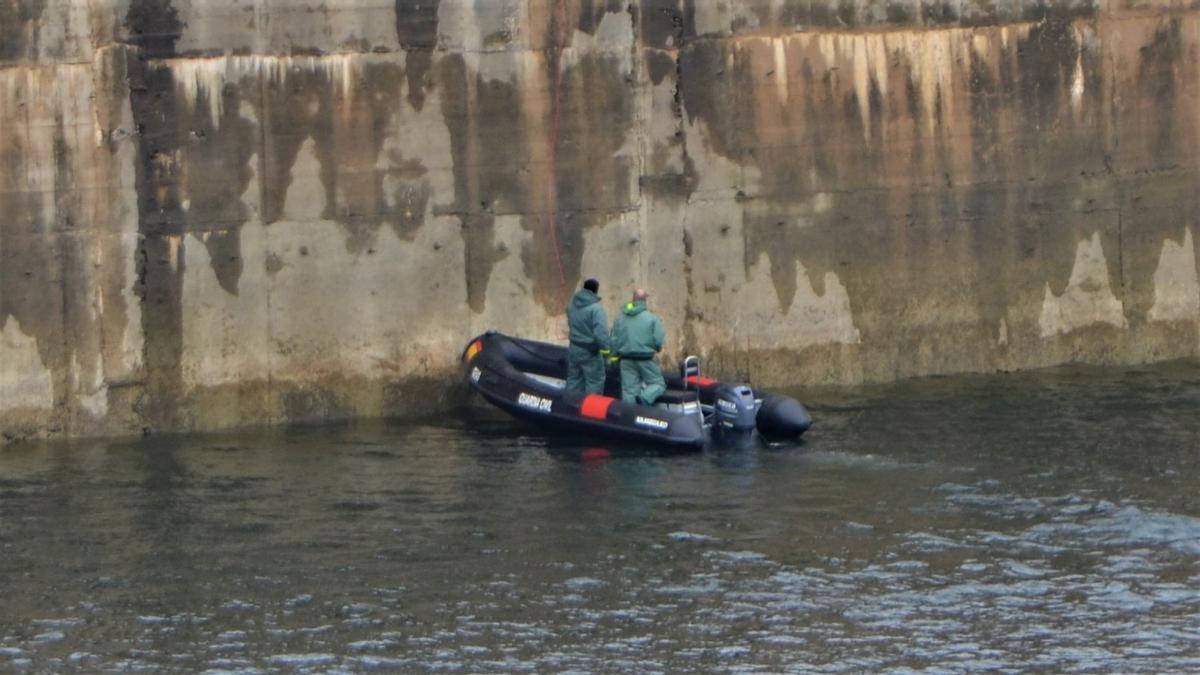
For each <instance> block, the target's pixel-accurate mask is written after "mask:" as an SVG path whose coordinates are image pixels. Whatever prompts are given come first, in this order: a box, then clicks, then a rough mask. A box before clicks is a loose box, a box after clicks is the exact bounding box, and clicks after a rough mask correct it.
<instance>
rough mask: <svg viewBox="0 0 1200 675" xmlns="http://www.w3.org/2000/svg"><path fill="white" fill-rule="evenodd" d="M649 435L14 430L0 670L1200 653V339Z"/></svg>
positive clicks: (1147, 660)
mask: <svg viewBox="0 0 1200 675" xmlns="http://www.w3.org/2000/svg"><path fill="white" fill-rule="evenodd" d="M801 393H803V394H804V398H805V399H807V401H808V402H810V403H811V404H812V408H813V412H814V417H815V418H816V420H817V426H816V427H815V428H814V429H813V430H812V432H810V436H809V437H808V439H807V441H806V442H805V443H803V444H774V445H761V444H755V445H754V446H753V447H749V448H738V449H729V448H723V449H722V448H713V449H710V450H707V451H706V452H704V453H698V454H684V455H663V454H658V453H656V452H654V451H653V450H651V449H648V448H636V447H619V446H596V445H593V444H587V443H584V442H579V441H576V440H572V439H571V438H569V437H562V436H556V437H546V436H541V435H538V434H535V433H532V432H531V431H530V430H529V429H527V428H526V427H523V426H520V425H519V424H518V423H516V422H510V421H508V420H507V419H503V418H499V417H494V416H492V415H491V414H490V413H487V412H478V411H476V412H472V413H469V414H467V415H465V416H463V417H460V416H458V415H455V416H454V417H452V418H447V419H438V420H426V421H423V422H420V423H392V424H378V425H356V426H353V427H338V428H309V429H300V430H291V431H275V432H260V433H253V434H241V435H230V436H219V437H215V436H214V437H203V438H175V439H151V440H147V441H137V442H97V443H89V444H75V445H63V444H53V445H23V446H16V447H10V448H5V449H3V450H0V580H2V582H3V592H4V601H3V603H0V669H4V670H36V671H47V670H49V671H72V670H78V671H88V672H92V671H96V670H154V671H158V670H163V669H177V670H187V671H192V670H208V669H211V670H217V671H240V672H257V671H267V672H270V671H280V670H289V671H294V670H312V671H328V670H336V669H352V670H370V669H382V670H398V669H399V670H431V669H436V670H461V671H468V672H480V671H506V672H507V671H520V670H530V671H547V670H549V671H559V670H601V669H602V670H617V669H635V670H639V671H646V670H662V671H677V670H704V671H739V672H747V671H772V672H778V671H804V672H809V671H863V670H881V669H888V670H924V669H935V670H946V669H949V670H954V671H961V670H998V669H999V670H1005V669H1007V670H1030V669H1038V670H1047V671H1076V670H1096V671H1112V670H1119V671H1122V672H1131V671H1145V672H1164V671H1180V672H1183V671H1195V670H1197V669H1200V565H1198V564H1197V559H1198V556H1200V496H1198V493H1197V490H1196V487H1195V486H1196V485H1197V479H1198V477H1200V450H1198V447H1200V443H1198V440H1200V419H1198V417H1197V415H1196V411H1197V410H1198V409H1200V368H1198V367H1197V366H1196V365H1194V364H1169V365H1165V366H1158V367H1154V368H1143V369H1132V370H1121V371H1097V370H1092V369H1067V370H1057V371H1052V372H1045V373H1035V374H1021V375H1009V376H1003V377H968V378H938V379H926V380H920V381H913V382H907V383H902V384H899V385H893V386H888V387H877V388H870V389H859V390H854V391H826V392H801Z"/></svg>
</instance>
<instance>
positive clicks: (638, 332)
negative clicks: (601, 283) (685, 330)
mask: <svg viewBox="0 0 1200 675" xmlns="http://www.w3.org/2000/svg"><path fill="white" fill-rule="evenodd" d="M665 337H666V335H665V333H664V332H663V326H662V321H660V320H659V318H658V317H657V316H655V315H654V312H651V311H649V310H648V309H646V303H645V302H642V301H638V302H631V303H629V304H627V305H625V309H624V311H623V312H621V314H620V315H618V316H617V321H616V323H614V324H613V330H612V351H613V353H615V354H616V355H618V356H620V357H621V400H622V401H626V402H629V403H641V404H644V405H654V402H655V401H657V400H658V397H659V396H662V395H663V392H665V391H666V390H667V383H666V382H665V381H664V380H663V376H662V371H661V370H659V368H658V364H657V363H655V361H654V356H655V355H656V354H657V353H658V352H660V351H662V347H663V340H664V339H665Z"/></svg>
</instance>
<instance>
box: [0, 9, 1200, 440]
mask: <svg viewBox="0 0 1200 675" xmlns="http://www.w3.org/2000/svg"><path fill="white" fill-rule="evenodd" d="M0 44H2V45H3V47H2V48H0V214H3V220H0V435H3V436H5V437H23V436H38V435H68V436H78V435H90V434H101V433H129V432H138V431H159V430H183V429H212V428H221V427H229V426H235V425H244V424H255V423H262V422H281V421H293V420H313V419H334V418H345V417H353V416H374V415H387V414H403V413H406V412H415V411H418V410H428V409H433V408H436V407H439V406H441V405H442V404H444V403H445V402H446V401H447V400H450V399H451V398H452V397H453V396H454V395H455V389H454V387H453V384H452V382H453V380H454V377H455V373H456V357H457V355H458V353H459V350H460V348H461V346H462V343H463V342H464V341H465V340H466V339H467V338H468V337H469V336H470V335H472V334H474V333H476V332H479V331H481V330H483V329H485V328H492V327H494V328H498V329H501V330H505V331H511V332H517V333H521V334H524V335H529V336H533V337H541V338H545V339H551V340H559V339H562V337H563V336H562V334H561V331H562V328H561V318H560V308H561V305H562V303H563V302H564V301H565V299H566V297H567V296H568V294H569V292H570V291H571V290H572V289H573V288H574V287H575V286H577V285H578V283H579V280H580V279H581V278H582V277H585V276H597V277H599V278H601V279H602V280H603V285H604V295H605V297H606V300H607V301H608V302H610V303H611V304H612V305H613V306H615V305H616V303H618V302H620V301H621V300H623V298H624V296H625V295H627V294H628V293H629V291H631V290H632V288H633V287H634V286H635V285H642V286H646V287H648V288H649V289H650V290H651V292H652V297H653V302H654V305H655V309H656V310H657V311H659V312H660V313H661V314H662V315H663V316H664V318H665V319H666V323H667V325H668V327H669V330H668V338H669V341H670V347H669V351H670V352H671V354H672V355H678V354H681V353H684V352H688V353H695V352H698V353H701V354H703V355H705V356H706V357H707V359H708V363H709V368H710V369H712V370H714V371H716V372H720V373H723V374H725V375H727V376H729V377H736V378H749V379H750V380H752V381H753V382H755V383H759V384H780V383H795V382H860V381H878V380H886V379H891V378H895V377H904V376H910V375H919V374H927V373H942V372H954V371H964V370H967V371H980V370H992V369H1017V368H1029V367H1038V366H1044V365H1052V364H1056V363H1062V362H1067V361H1075V360H1086V361H1093V362H1104V363H1131V362H1141V361H1147V360H1156V359H1167V358H1175V357H1179V356H1186V355H1195V354H1197V353H1198V352H1200V281H1198V279H1197V271H1196V255H1197V243H1196V242H1197V236H1196V235H1197V233H1196V232H1195V230H1196V228H1197V224H1196V219H1197V217H1196V214H1197V213H1200V208H1198V207H1200V203H1198V202H1200V196H1198V194H1197V190H1196V186H1197V185H1198V184H1200V180H1198V177H1200V171H1198V166H1197V164H1198V159H1197V157H1200V152H1198V151H1200V147H1198V146H1200V141H1198V139H1200V128H1198V127H1200V114H1198V112H1200V111H1198V110H1197V99H1198V90H1197V83H1198V82H1200V62H1198V61H1200V57H1198V52H1200V7H1196V6H1194V3H1193V4H1191V5H1189V4H1187V3H1179V2H1168V1H1166V0H1164V1H1163V2H1137V3H1133V2H1121V1H1117V2H1108V3H1096V2H1063V3H1045V2H1035V1H1030V2H1022V3H991V2H976V1H974V0H961V1H955V2H926V1H924V0H922V1H920V2H918V1H917V0H912V1H893V2H866V1H854V2H851V1H846V2H836V3H835V2H829V3H825V2H811V1H810V0H777V1H774V2H769V3H767V2H756V1H752V0H730V1H728V2H700V1H699V0H640V1H634V2H624V1H622V2H614V1H611V0H538V1H537V2H533V1H530V0H500V1H497V2H479V1H477V0H440V1H439V2H430V1H429V0H422V1H421V2H415V1H413V0H396V1H394V2H374V3H365V4H364V3H329V2H316V0H305V1H301V2H296V1H294V0H291V1H289V2H282V1H279V0H262V1H260V2H256V3H253V4H252V5H243V4H241V3H236V2H205V3H197V2H187V1H186V0H175V1H171V0H123V1H122V2H111V3H102V2H101V3H89V4H87V5H86V6H78V4H77V3H72V2H68V1H66V0H47V1H46V2H38V3H28V2H18V1H17V0H0Z"/></svg>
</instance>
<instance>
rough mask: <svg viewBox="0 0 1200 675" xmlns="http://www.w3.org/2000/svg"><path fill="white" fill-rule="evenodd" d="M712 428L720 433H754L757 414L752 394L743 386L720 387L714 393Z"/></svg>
mask: <svg viewBox="0 0 1200 675" xmlns="http://www.w3.org/2000/svg"><path fill="white" fill-rule="evenodd" d="M714 395H715V399H714V401H713V411H714V414H715V420H714V421H713V428H714V429H717V430H720V431H742V432H746V431H754V425H755V415H756V414H757V413H758V409H757V405H756V404H755V401H754V392H753V391H752V390H751V389H750V387H747V386H746V385H744V384H725V385H721V386H720V387H718V388H717V390H716V391H715V392H714Z"/></svg>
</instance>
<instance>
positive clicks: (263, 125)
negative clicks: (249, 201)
mask: <svg viewBox="0 0 1200 675" xmlns="http://www.w3.org/2000/svg"><path fill="white" fill-rule="evenodd" d="M269 77H270V75H267V76H266V77H259V78H258V105H259V111H260V113H259V114H260V115H261V118H260V119H259V120H258V222H259V226H260V227H262V237H263V248H264V250H265V251H266V254H267V255H268V256H270V255H271V237H270V235H269V234H268V230H267V223H266V219H265V217H264V216H263V205H264V204H266V203H267V198H266V192H267V175H266V174H267V121H268V119H269V118H270V115H271V106H269V105H267V82H268V78H269ZM262 264H263V265H264V266H265V265H266V264H267V261H266V260H263V261H262ZM263 303H264V304H265V305H266V308H267V321H266V323H267V335H266V340H267V343H266V344H265V345H263V348H264V349H266V350H267V391H266V400H265V401H263V404H264V406H265V408H266V416H267V423H268V424H274V423H275V421H276V420H275V404H274V388H275V359H273V358H272V355H273V354H274V352H275V347H274V344H275V333H274V330H273V329H272V327H271V276H270V275H267V276H266V277H265V278H264V279H263Z"/></svg>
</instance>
